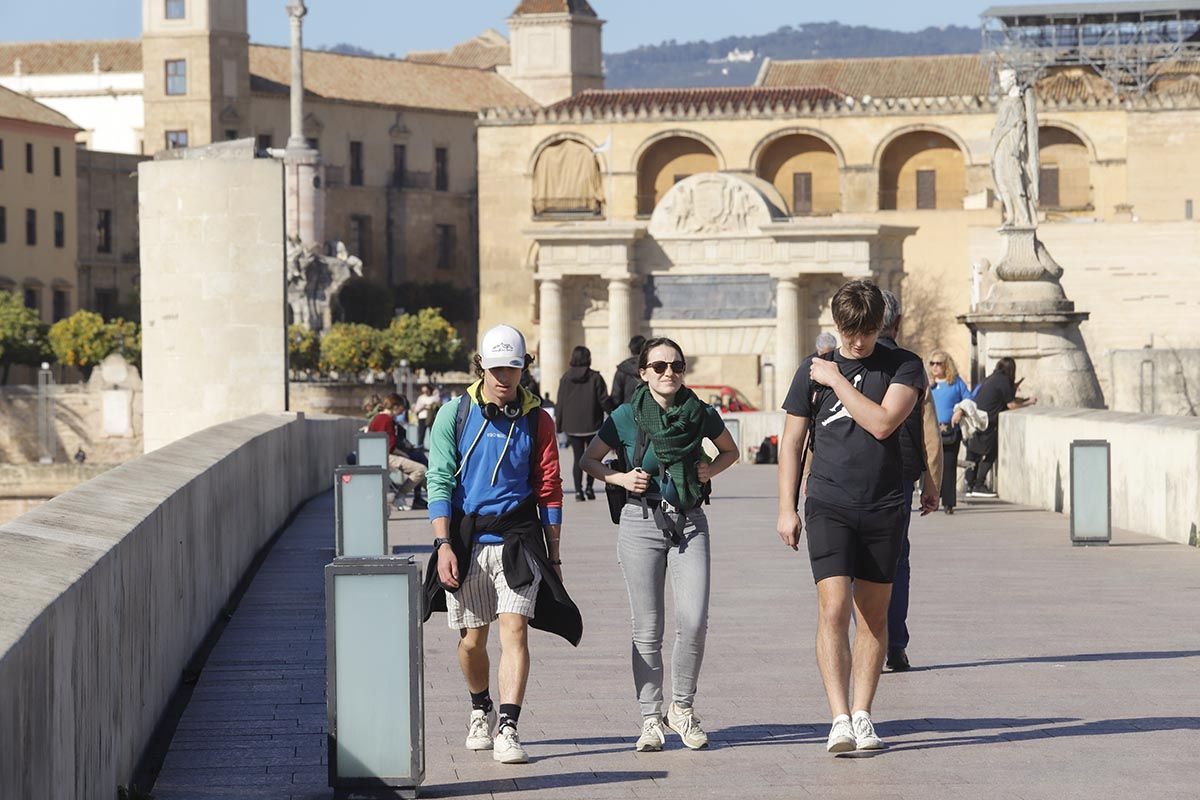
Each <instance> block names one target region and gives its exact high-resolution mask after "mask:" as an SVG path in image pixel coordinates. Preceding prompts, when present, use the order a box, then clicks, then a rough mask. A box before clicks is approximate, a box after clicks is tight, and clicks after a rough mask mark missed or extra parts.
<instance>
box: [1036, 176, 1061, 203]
mask: <svg viewBox="0 0 1200 800" xmlns="http://www.w3.org/2000/svg"><path fill="white" fill-rule="evenodd" d="M1038 205H1039V206H1041V207H1042V208H1058V206H1059V196H1058V167H1042V168H1041V169H1039V170H1038Z"/></svg>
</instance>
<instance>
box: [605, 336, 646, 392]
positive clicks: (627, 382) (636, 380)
mask: <svg viewBox="0 0 1200 800" xmlns="http://www.w3.org/2000/svg"><path fill="white" fill-rule="evenodd" d="M645 343H646V337H645V336H634V337H633V338H632V339H630V340H629V352H630V353H632V354H633V355H631V356H630V357H629V358H627V359H625V360H624V361H622V362H621V363H620V364H617V371H616V372H614V373H613V379H612V398H611V399H612V407H613V408H616V407H617V406H619V405H621V404H622V403H628V402H629V401H630V399H632V398H633V390H634V389H636V388H637V387H639V386H641V385H642V379H641V376H640V375H639V374H638V356H639V355H640V354H641V352H642V345H644V344H645Z"/></svg>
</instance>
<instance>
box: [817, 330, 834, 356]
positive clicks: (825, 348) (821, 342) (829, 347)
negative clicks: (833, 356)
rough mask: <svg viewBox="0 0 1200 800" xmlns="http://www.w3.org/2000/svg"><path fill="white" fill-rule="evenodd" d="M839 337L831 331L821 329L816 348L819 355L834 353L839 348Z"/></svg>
mask: <svg viewBox="0 0 1200 800" xmlns="http://www.w3.org/2000/svg"><path fill="white" fill-rule="evenodd" d="M837 346H838V344H837V337H836V336H834V335H833V334H832V333H830V332H829V331H821V332H820V333H818V334H817V341H816V348H817V355H819V356H823V355H826V354H828V353H832V352H833V351H834V350H836V349H837Z"/></svg>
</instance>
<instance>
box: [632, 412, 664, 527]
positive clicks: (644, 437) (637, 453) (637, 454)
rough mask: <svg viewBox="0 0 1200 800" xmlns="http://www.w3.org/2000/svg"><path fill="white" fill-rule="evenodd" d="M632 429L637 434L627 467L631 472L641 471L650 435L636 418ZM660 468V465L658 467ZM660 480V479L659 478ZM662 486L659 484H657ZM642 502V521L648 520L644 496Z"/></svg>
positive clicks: (648, 512)
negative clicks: (630, 461)
mask: <svg viewBox="0 0 1200 800" xmlns="http://www.w3.org/2000/svg"><path fill="white" fill-rule="evenodd" d="M633 420H634V423H633V424H634V427H636V428H637V433H636V434H635V435H634V437H633V463H632V464H630V465H629V468H630V469H631V470H633V469H641V468H642V461H643V459H645V458H646V449H647V448H648V447H649V446H650V434H648V433H646V432H645V431H644V430H642V426H641V425H638V424H637V417H636V416H635V417H634V418H633ZM659 466H660V468H661V466H662V465H661V464H660V465H659ZM660 480H661V477H660ZM659 485H660V486H661V485H662V484H661V483H660V484H659ZM638 499H639V500H641V502H642V519H649V518H650V508H649V506H647V505H646V495H641V496H640V497H639V498H638Z"/></svg>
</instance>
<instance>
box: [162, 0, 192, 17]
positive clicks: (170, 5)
mask: <svg viewBox="0 0 1200 800" xmlns="http://www.w3.org/2000/svg"><path fill="white" fill-rule="evenodd" d="M166 2H167V8H166V13H165V14H164V16H165V17H166V18H167V19H183V18H184V17H186V16H187V3H186V2H185V0H166Z"/></svg>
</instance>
